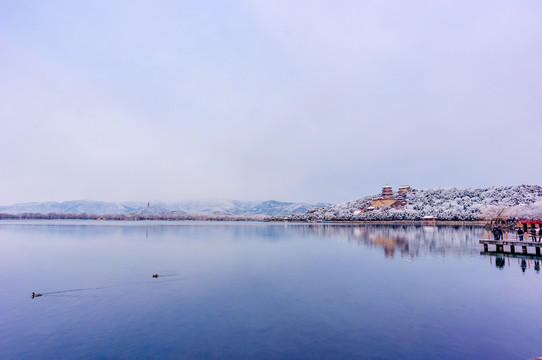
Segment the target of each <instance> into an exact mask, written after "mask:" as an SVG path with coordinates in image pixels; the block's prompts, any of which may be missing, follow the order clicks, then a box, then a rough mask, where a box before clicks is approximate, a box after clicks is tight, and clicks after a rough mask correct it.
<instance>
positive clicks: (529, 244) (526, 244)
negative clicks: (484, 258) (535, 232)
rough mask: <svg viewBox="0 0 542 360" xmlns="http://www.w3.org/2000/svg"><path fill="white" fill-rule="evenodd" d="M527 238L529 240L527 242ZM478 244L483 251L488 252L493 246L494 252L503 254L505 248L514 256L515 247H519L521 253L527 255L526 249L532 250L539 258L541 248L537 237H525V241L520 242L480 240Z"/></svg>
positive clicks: (541, 245)
mask: <svg viewBox="0 0 542 360" xmlns="http://www.w3.org/2000/svg"><path fill="white" fill-rule="evenodd" d="M526 235H527V234H526ZM528 238H530V239H531V240H530V241H529V240H528ZM479 243H480V244H482V245H484V251H485V252H489V246H492V247H493V246H494V247H495V250H494V252H498V253H504V252H505V246H506V247H507V248H508V249H509V252H510V253H512V254H514V253H515V252H516V247H518V246H519V247H521V252H522V253H523V254H527V253H528V251H527V249H528V248H534V250H535V254H536V255H537V256H540V248H542V241H540V238H539V237H538V236H531V235H529V236H528V237H527V236H526V238H525V240H523V241H521V240H519V239H514V240H512V239H510V240H508V239H507V240H501V239H499V240H495V239H480V240H479Z"/></svg>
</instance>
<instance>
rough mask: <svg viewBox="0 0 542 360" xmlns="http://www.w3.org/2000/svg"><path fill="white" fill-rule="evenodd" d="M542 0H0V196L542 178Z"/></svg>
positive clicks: (341, 193) (293, 195)
mask: <svg viewBox="0 0 542 360" xmlns="http://www.w3.org/2000/svg"><path fill="white" fill-rule="evenodd" d="M540 19H542V2H541V1H539V0H523V1H470V0H469V1H461V0H459V1H458V0H453V1H434V0H431V1H403V0H400V1H395V0H389V1H342V0H338V1H318V0H314V1H302V0H299V1H282V0H273V1H256V0H250V1H235V0H231V1H161V0H157V1H134V0H130V1H84V2H80V1H52V0H51V1H25V0H22V1H10V0H0V52H1V54H2V56H0V146H1V150H2V156H1V157H0V189H1V190H0V204H2V205H10V204H14V203H20V202H30V201H66V200H76V199H90V200H102V201H147V200H154V199H160V200H162V201H166V202H175V201H180V200H184V199H210V198H220V199H237V200H270V199H275V200H280V201H296V202H297V201H299V202H312V203H315V202H331V203H338V202H344V201H348V200H353V199H357V198H359V197H361V196H365V195H368V194H374V193H377V192H379V191H380V190H381V187H382V186H383V185H386V184H389V185H391V186H393V187H394V188H396V187H398V186H401V185H404V184H409V185H412V186H413V187H415V188H418V189H426V188H437V187H441V188H446V187H461V188H464V187H489V186H494V185H496V186H501V185H516V184H538V185H540V184H541V183H542V21H540Z"/></svg>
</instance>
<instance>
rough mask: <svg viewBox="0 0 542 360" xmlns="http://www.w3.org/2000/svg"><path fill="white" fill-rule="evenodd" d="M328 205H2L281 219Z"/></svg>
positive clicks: (19, 209) (11, 210)
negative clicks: (253, 216) (258, 216)
mask: <svg viewBox="0 0 542 360" xmlns="http://www.w3.org/2000/svg"><path fill="white" fill-rule="evenodd" d="M328 205H330V204H327V203H318V204H306V203H293V202H281V201H275V200H269V201H237V200H206V201H181V202H176V203H172V204H167V203H164V202H159V201H156V202H152V203H150V204H148V203H143V202H122V203H115V202H105V201H91V200H75V201H64V202H30V203H22V204H15V205H10V206H0V213H4V214H23V213H37V214H49V213H56V214H82V213H86V214H93V215H106V214H124V215H130V214H141V215H183V214H190V215H196V214H197V215H239V216H248V215H267V216H281V215H292V214H302V213H306V212H307V211H309V210H312V209H315V208H319V207H323V206H328Z"/></svg>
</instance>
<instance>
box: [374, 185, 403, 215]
mask: <svg viewBox="0 0 542 360" xmlns="http://www.w3.org/2000/svg"><path fill="white" fill-rule="evenodd" d="M409 191H412V187H411V186H410V185H403V186H401V187H400V188H399V192H398V193H397V195H395V194H394V193H393V189H392V187H391V186H389V185H386V186H384V187H383V188H382V195H381V196H380V197H377V198H375V199H373V200H372V201H371V206H370V207H369V208H368V209H370V208H372V209H371V210H374V209H379V208H381V207H383V206H389V207H392V208H394V209H402V208H404V207H405V205H406V200H405V196H406V193H407V192H409ZM368 209H367V210H368Z"/></svg>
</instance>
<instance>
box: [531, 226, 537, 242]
mask: <svg viewBox="0 0 542 360" xmlns="http://www.w3.org/2000/svg"><path fill="white" fill-rule="evenodd" d="M531 237H532V238H533V242H536V229H535V228H532V229H531Z"/></svg>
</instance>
